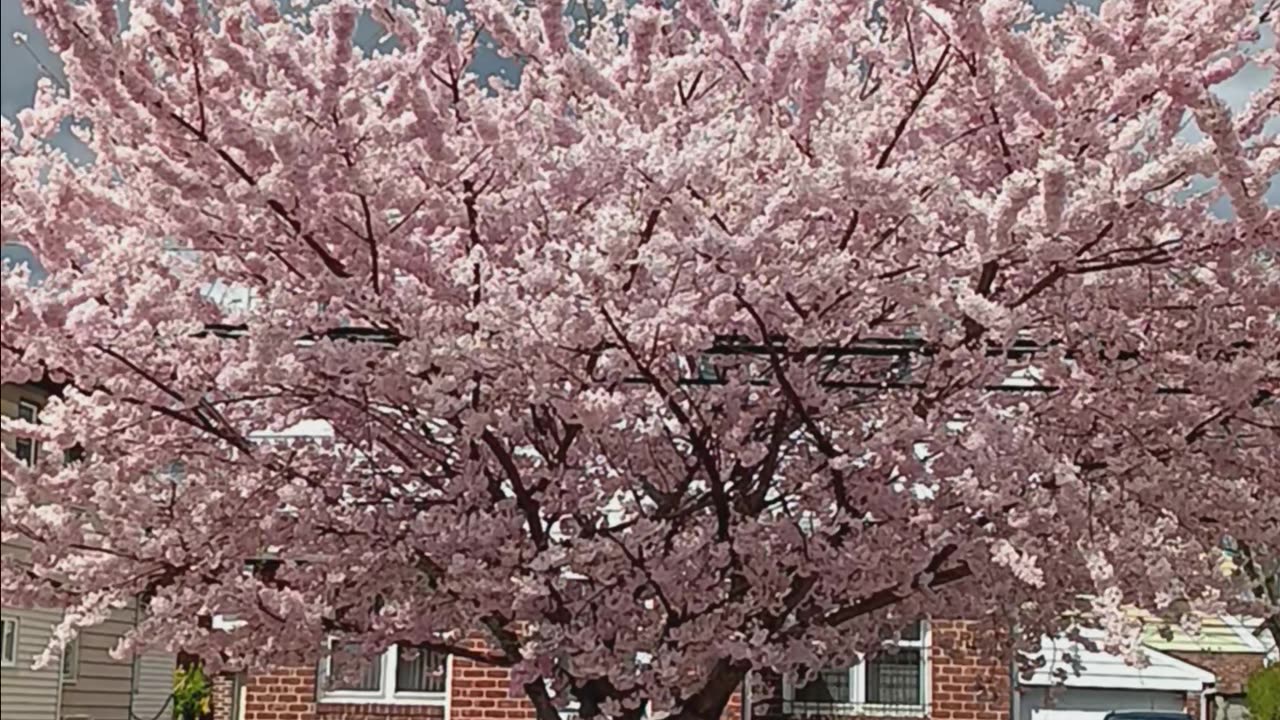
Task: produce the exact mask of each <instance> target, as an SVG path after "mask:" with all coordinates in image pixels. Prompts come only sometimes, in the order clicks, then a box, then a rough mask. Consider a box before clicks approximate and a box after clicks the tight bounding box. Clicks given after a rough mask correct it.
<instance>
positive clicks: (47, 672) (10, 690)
mask: <svg viewBox="0 0 1280 720" xmlns="http://www.w3.org/2000/svg"><path fill="white" fill-rule="evenodd" d="M47 397H48V393H47V392H46V391H44V390H42V389H40V388H37V387H34V386H30V385H12V384H4V385H2V386H0V412H2V413H3V414H4V415H7V416H10V417H16V416H17V414H18V403H19V401H24V400H25V401H27V402H31V403H33V404H36V405H39V406H43V405H44V402H45V400H46V399H47ZM3 442H4V446H5V448H6V449H8V450H10V451H12V449H13V446H14V443H13V438H12V437H10V436H9V435H8V434H7V433H5V436H4V437H3ZM39 452H40V454H41V456H47V455H48V454H49V453H50V452H56V453H58V456H59V458H60V457H61V454H62V450H61V449H60V448H49V447H40V448H39ZM0 490H3V488H0ZM22 545H25V543H23V544H22ZM22 545H14V544H8V543H6V544H5V545H4V547H3V552H4V554H5V555H6V556H15V555H16V556H17V557H18V558H22V556H23V555H24V554H26V553H27V552H29V550H27V549H26V548H24V547H22ZM3 612H4V615H5V617H9V616H10V615H11V614H12V615H15V616H17V617H19V618H20V622H21V629H20V632H19V640H20V642H21V645H22V653H23V656H24V658H26V663H25V665H23V664H22V663H19V667H16V668H4V670H3V672H4V675H3V688H0V690H2V692H0V695H2V696H3V712H0V720H57V718H56V713H57V711H56V709H55V708H57V707H59V705H58V675H59V671H60V667H61V665H60V663H54V664H53V665H52V666H50V667H47V668H44V669H43V670H39V671H32V670H30V666H31V658H33V657H34V655H38V654H40V653H41V652H43V651H44V648H45V647H46V645H47V644H48V641H49V637H50V632H51V626H52V625H53V624H55V623H57V622H58V621H59V620H60V619H61V617H62V613H61V612H60V611H30V610H28V611H18V610H10V609H9V608H7V607H6V608H4V609H3ZM29 617H30V619H28V618H29ZM134 622H135V611H134V608H133V607H128V608H124V609H120V610H117V611H115V612H114V613H113V614H112V616H111V618H110V619H109V620H107V621H106V622H104V623H102V624H100V625H97V626H94V627H92V628H85V629H84V630H81V632H80V636H79V639H78V641H77V644H78V655H79V662H78V663H77V668H76V670H75V673H74V678H73V679H69V680H67V681H65V682H64V683H63V684H62V698H61V718H62V720H71V719H72V718H87V719H89V720H130V707H131V705H132V706H133V707H134V712H133V715H134V717H135V718H138V720H152V718H154V717H155V716H156V714H157V713H159V712H160V711H161V709H162V706H163V705H164V703H165V701H166V700H167V698H168V695H169V693H170V691H171V689H172V687H173V666H174V657H173V656H172V655H148V656H144V657H141V658H137V659H136V661H135V659H133V658H126V659H124V660H123V661H120V660H114V659H112V658H111V655H110V653H111V651H112V650H113V649H114V648H115V646H116V645H117V644H118V643H119V641H120V637H121V636H122V635H124V634H125V633H126V632H128V631H129V630H130V629H131V628H132V627H133V625H134ZM167 717H168V716H167V715H162V716H161V720H164V718H167Z"/></svg>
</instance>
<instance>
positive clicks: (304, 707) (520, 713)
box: [214, 621, 1010, 720]
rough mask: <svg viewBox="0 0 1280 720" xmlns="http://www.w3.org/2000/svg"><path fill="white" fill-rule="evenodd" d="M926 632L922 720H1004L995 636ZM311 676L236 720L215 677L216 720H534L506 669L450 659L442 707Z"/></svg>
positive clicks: (733, 717) (274, 683)
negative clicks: (348, 689) (368, 699)
mask: <svg viewBox="0 0 1280 720" xmlns="http://www.w3.org/2000/svg"><path fill="white" fill-rule="evenodd" d="M930 632H931V639H932V642H931V645H930V651H929V671H930V678H931V683H930V694H931V697H932V705H931V708H930V712H929V713H928V715H927V717H929V718H936V720H1007V719H1008V717H1009V708H1010V694H1009V687H1010V685H1009V670H1008V668H1009V665H1008V664H1007V663H1006V662H1004V660H1003V659H1001V658H998V657H993V656H992V655H991V654H990V653H989V652H987V651H986V650H985V648H986V647H989V646H990V645H991V641H994V638H990V637H984V636H983V635H982V634H981V632H980V631H979V630H977V626H976V625H973V624H971V623H964V622H954V621H946V622H933V623H931V631H930ZM316 676H317V673H316V670H315V668H313V667H298V668H281V669H278V670H274V671H272V672H270V673H262V674H257V675H254V676H251V677H250V678H249V679H248V681H247V683H246V688H245V693H244V697H243V712H242V713H241V715H240V716H239V718H234V719H233V712H234V710H233V709H232V707H228V705H229V704H231V703H234V698H232V694H231V692H230V679H229V677H227V676H223V677H220V678H219V679H218V681H217V682H216V683H215V691H214V720H377V719H379V718H414V719H418V720H533V718H534V717H535V713H534V710H533V706H532V705H531V704H530V703H529V701H528V700H527V699H526V698H525V697H524V694H523V692H522V691H520V690H519V689H518V688H515V689H513V688H512V687H511V681H510V674H509V673H508V671H507V670H504V669H502V668H493V667H487V666H482V665H479V664H477V663H475V662H472V661H469V660H466V659H463V658H457V657H454V658H451V659H450V662H449V685H448V694H447V696H448V702H447V705H446V706H445V707H440V706H438V705H437V706H424V705H375V704H350V703H330V702H317V701H316ZM219 701H221V706H219ZM742 717H743V709H742V703H741V697H740V695H737V694H735V696H734V697H733V699H732V700H731V701H730V704H729V706H728V707H727V708H726V709H725V720H740V719H741V718H742ZM895 717H898V718H901V717H902V716H901V715H897V716H895ZM841 720H845V718H842V719H841ZM849 720H852V718H849ZM858 720H873V716H860V717H859V719H858Z"/></svg>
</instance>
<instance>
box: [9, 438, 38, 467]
mask: <svg viewBox="0 0 1280 720" xmlns="http://www.w3.org/2000/svg"><path fill="white" fill-rule="evenodd" d="M13 455H14V457H16V458H18V459H19V460H21V461H22V462H24V463H26V464H28V465H31V464H32V463H34V462H35V460H36V444H35V443H34V442H32V440H31V438H15V439H14V441H13Z"/></svg>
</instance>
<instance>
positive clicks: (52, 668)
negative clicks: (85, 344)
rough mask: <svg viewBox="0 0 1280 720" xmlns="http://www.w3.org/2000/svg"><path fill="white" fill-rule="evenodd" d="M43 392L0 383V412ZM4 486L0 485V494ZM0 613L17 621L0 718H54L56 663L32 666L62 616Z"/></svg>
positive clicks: (8, 442) (15, 549) (1, 687)
mask: <svg viewBox="0 0 1280 720" xmlns="http://www.w3.org/2000/svg"><path fill="white" fill-rule="evenodd" d="M45 397H46V393H45V392H44V391H43V390H39V389H37V388H34V387H31V386H25V385H24V386H18V385H8V384H6V385H3V386H0V413H3V414H4V415H6V416H8V417H17V416H18V401H19V400H26V401H28V402H32V403H35V404H37V405H42V404H43V403H44V400H45ZM0 441H3V443H4V447H5V449H6V450H8V451H9V452H13V437H11V436H10V435H9V434H8V433H4V434H3V436H2V437H0ZM4 491H5V488H3V487H0V495H3V494H4ZM0 552H2V553H4V554H5V555H6V556H9V557H10V558H12V557H13V556H17V557H18V558H19V559H20V558H22V556H23V555H24V554H26V553H27V552H28V550H26V549H25V548H23V547H22V546H21V545H15V544H11V543H5V544H4V545H3V546H0ZM0 616H3V617H4V618H6V619H13V620H16V621H17V633H18V640H17V648H16V649H17V658H16V662H15V663H14V666H13V667H0V719H2V720H55V719H56V717H57V712H58V663H57V662H54V663H52V664H51V665H49V666H47V667H44V668H41V669H39V670H35V669H33V668H32V665H34V664H35V661H36V658H37V657H39V656H40V655H41V654H43V653H44V650H45V648H46V647H48V645H49V638H50V636H51V635H52V634H53V626H54V625H55V624H57V623H58V622H59V621H60V620H61V619H62V613H61V611H58V610H32V609H25V608H21V609H20V608H15V607H11V606H3V607H0Z"/></svg>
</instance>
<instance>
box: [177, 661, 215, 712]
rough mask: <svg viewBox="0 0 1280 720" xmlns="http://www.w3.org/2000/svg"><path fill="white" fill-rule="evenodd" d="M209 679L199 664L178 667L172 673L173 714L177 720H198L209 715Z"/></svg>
mask: <svg viewBox="0 0 1280 720" xmlns="http://www.w3.org/2000/svg"><path fill="white" fill-rule="evenodd" d="M210 702H211V694H210V687H209V680H208V678H206V677H205V676H204V671H203V670H201V669H200V666H199V665H190V666H187V667H185V668H181V667H180V668H178V669H177V671H175V672H174V674H173V716H174V718H176V719H177V720H200V719H201V718H204V717H207V716H208V715H209V712H210V709H211V706H210Z"/></svg>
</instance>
